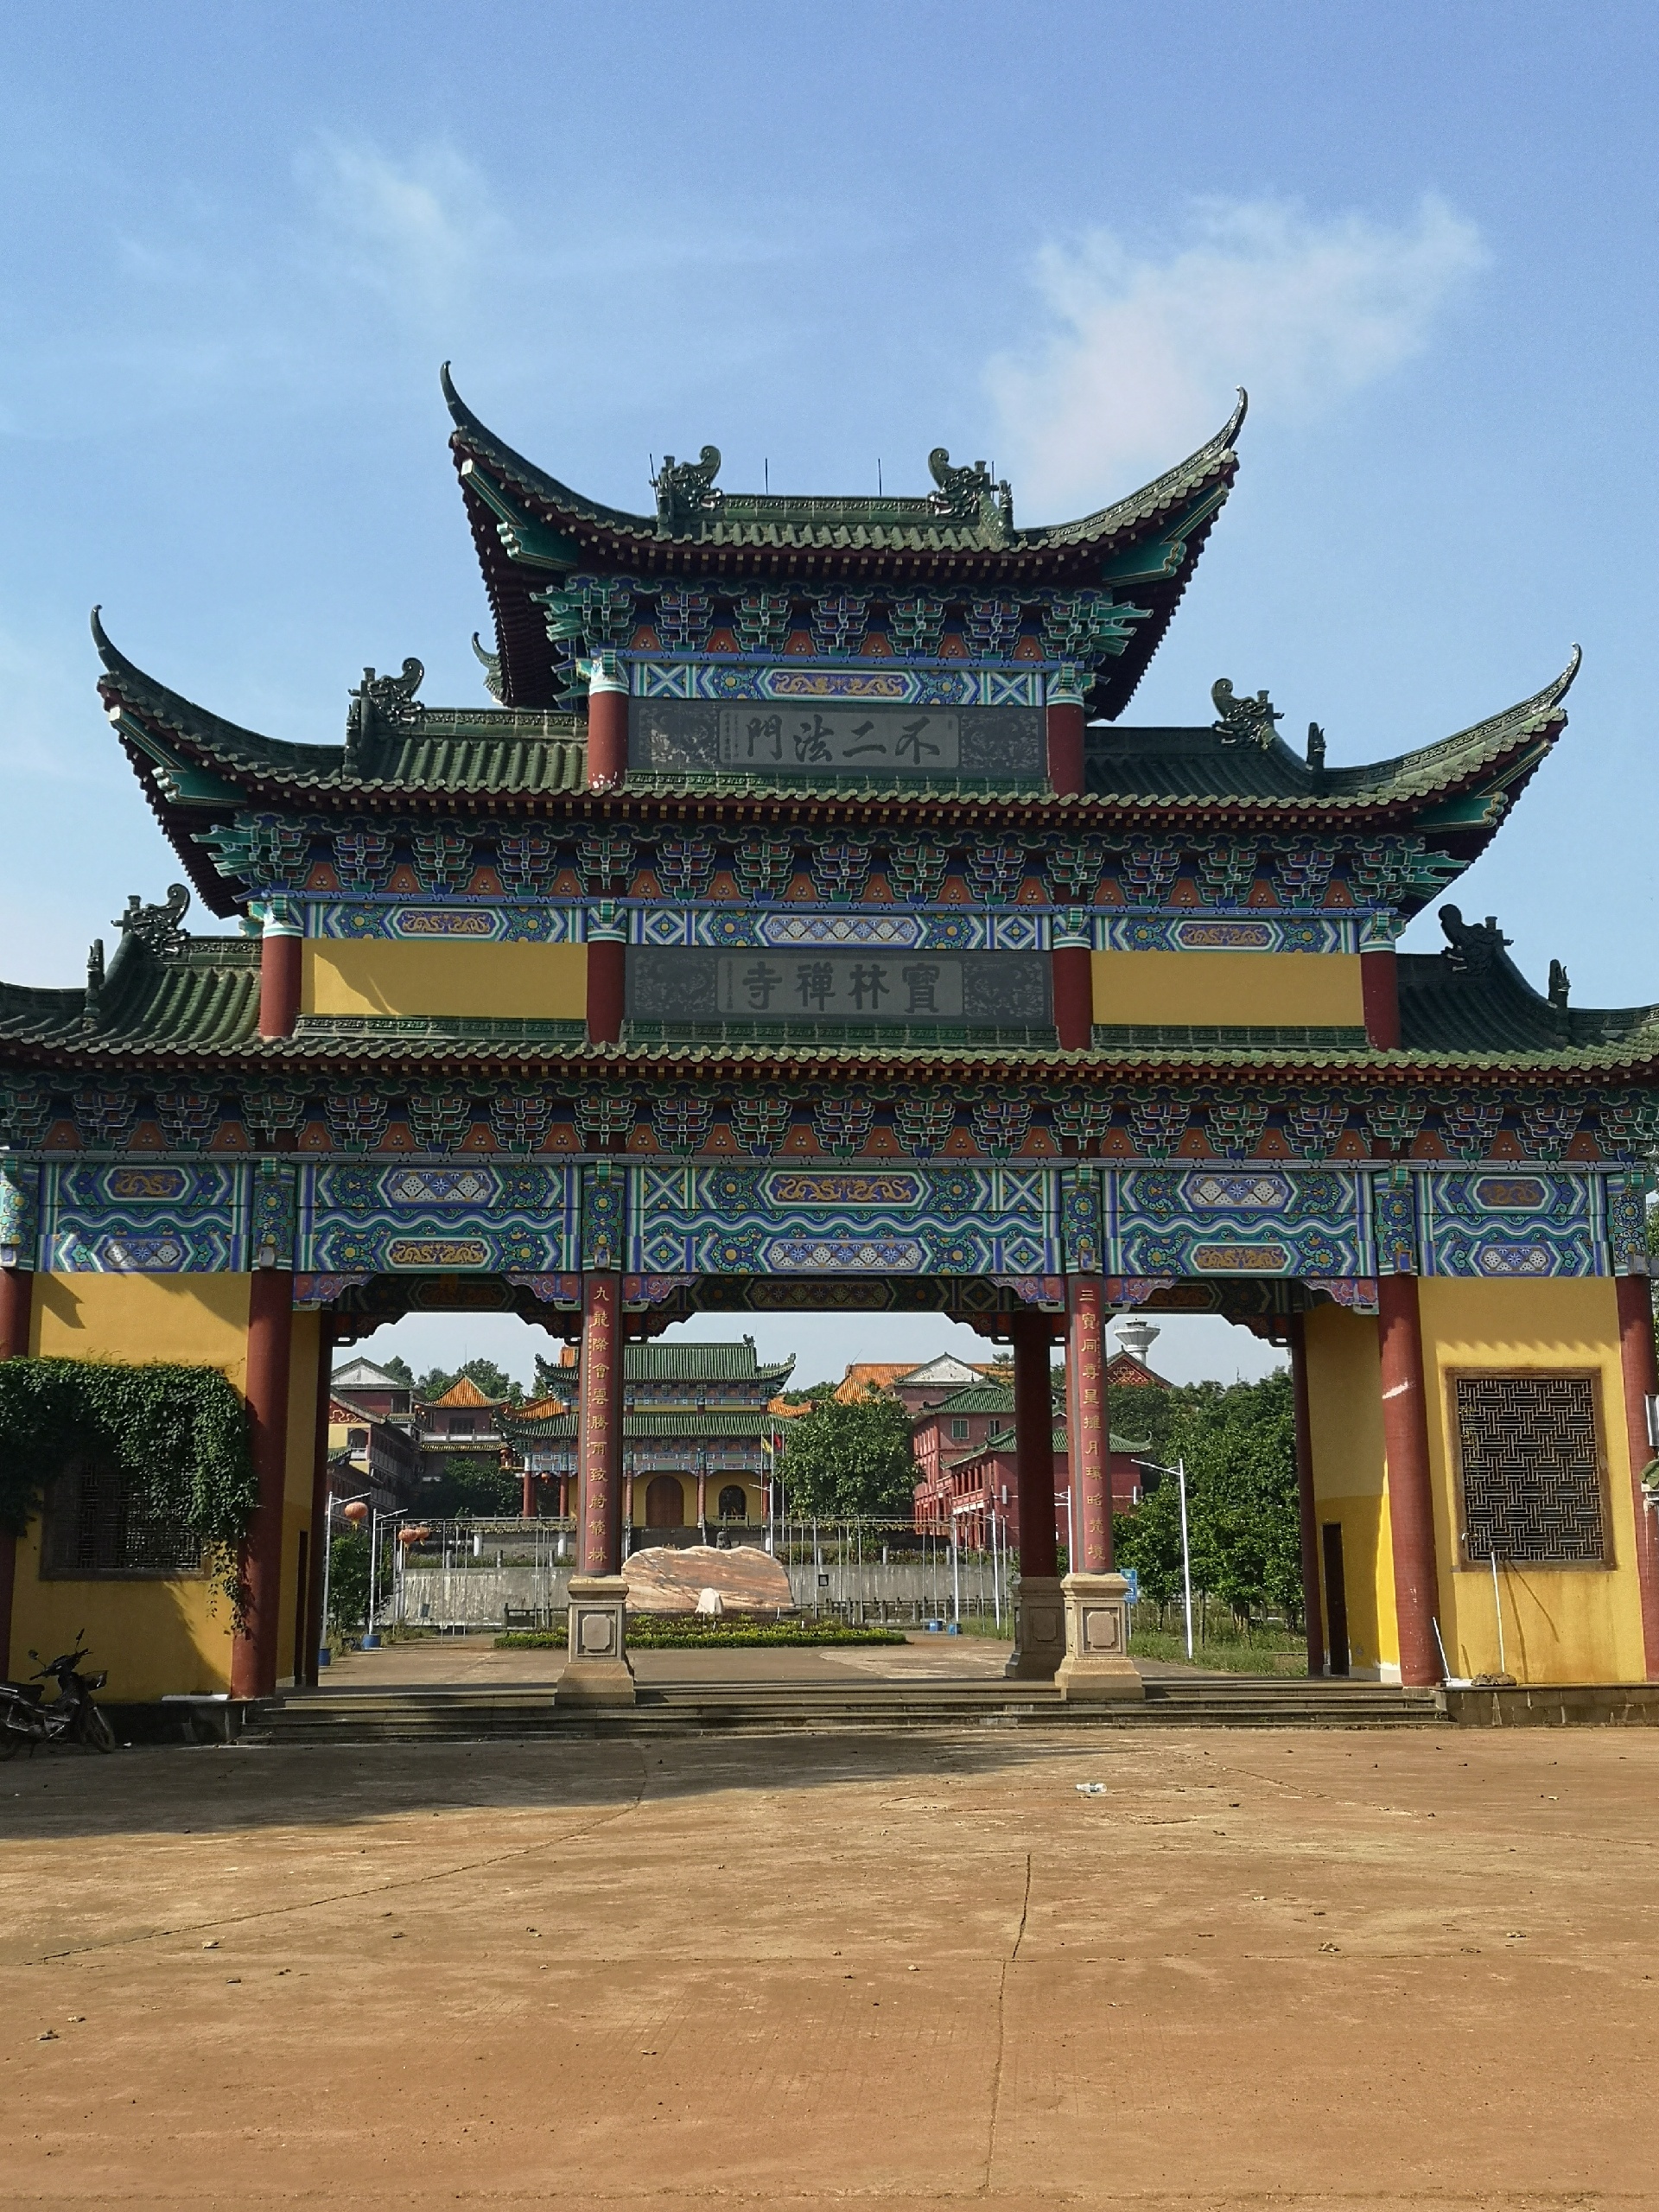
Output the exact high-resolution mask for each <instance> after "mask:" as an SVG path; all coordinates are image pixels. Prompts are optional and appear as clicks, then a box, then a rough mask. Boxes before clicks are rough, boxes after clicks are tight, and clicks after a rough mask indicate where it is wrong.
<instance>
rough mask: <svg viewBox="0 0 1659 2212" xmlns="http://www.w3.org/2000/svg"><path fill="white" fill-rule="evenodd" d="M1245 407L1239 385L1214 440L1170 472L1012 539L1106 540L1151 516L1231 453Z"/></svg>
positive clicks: (1060, 542)
mask: <svg viewBox="0 0 1659 2212" xmlns="http://www.w3.org/2000/svg"><path fill="white" fill-rule="evenodd" d="M1249 404H1250V397H1249V393H1248V392H1247V391H1245V389H1244V387H1243V385H1239V387H1238V401H1237V404H1236V406H1235V407H1234V409H1233V411H1232V413H1231V414H1230V416H1228V417H1227V420H1226V421H1225V422H1224V423H1223V424H1222V426H1221V428H1220V429H1218V430H1217V432H1216V433H1215V435H1214V436H1213V437H1209V438H1206V439H1205V442H1204V443H1203V444H1202V445H1201V446H1198V447H1197V448H1194V450H1193V451H1192V453H1190V454H1188V455H1187V456H1186V459H1185V461H1177V462H1176V463H1175V465H1174V467H1173V468H1166V470H1165V471H1164V473H1163V474H1162V475H1161V476H1154V478H1153V480H1152V481H1151V483H1150V484H1143V485H1142V486H1141V489H1140V490H1139V491H1138V492H1131V493H1128V494H1127V496H1126V497H1124V498H1123V499H1114V500H1113V501H1112V503H1111V504H1110V505H1109V506H1104V507H1097V508H1096V510H1095V512H1094V513H1093V514H1091V515H1082V516H1079V517H1078V518H1077V520H1076V521H1075V522H1061V523H1049V524H1044V525H1042V526H1041V527H1040V528H1039V529H1037V530H1021V531H1015V533H1014V535H1015V537H1016V538H1018V539H1020V540H1021V541H1022V542H1025V543H1033V544H1044V545H1065V544H1069V543H1072V542H1074V541H1076V540H1078V539H1084V538H1090V537H1109V536H1111V534H1112V532H1113V531H1117V530H1122V528H1123V526H1124V525H1125V524H1128V523H1132V522H1137V521H1139V520H1141V518H1143V517H1144V516H1146V515H1147V514H1148V513H1154V514H1155V513H1156V512H1157V511H1158V509H1159V507H1160V506H1162V505H1165V504H1166V502H1167V501H1168V500H1169V499H1171V498H1172V497H1173V496H1174V495H1175V494H1176V493H1179V492H1181V491H1183V490H1185V489H1186V488H1187V487H1188V486H1190V485H1191V483H1192V480H1193V478H1194V477H1195V476H1199V475H1202V474H1204V473H1205V464H1207V463H1209V462H1211V461H1222V460H1224V458H1225V457H1226V455H1227V454H1230V452H1231V451H1232V448H1233V441H1234V439H1235V438H1236V437H1237V435H1238V433H1239V431H1240V430H1241V429H1243V424H1244V417H1245V416H1246V415H1247V414H1248V413H1249Z"/></svg>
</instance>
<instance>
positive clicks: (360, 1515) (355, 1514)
mask: <svg viewBox="0 0 1659 2212" xmlns="http://www.w3.org/2000/svg"><path fill="white" fill-rule="evenodd" d="M368 1517H369V1509H368V1507H367V1506H366V1505H365V1504H364V1503H363V1501H362V1499H361V1498H360V1497H354V1498H353V1500H352V1502H351V1503H350V1504H349V1505H342V1506H341V1507H340V1519H341V1520H342V1521H349V1522H351V1524H352V1526H353V1529H360V1528H361V1527H362V1525H363V1523H364V1522H365V1521H366V1520H367V1519H368Z"/></svg>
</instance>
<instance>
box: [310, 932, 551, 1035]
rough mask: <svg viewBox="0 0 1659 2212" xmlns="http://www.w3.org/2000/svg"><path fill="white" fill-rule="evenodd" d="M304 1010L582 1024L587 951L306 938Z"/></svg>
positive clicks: (373, 939) (527, 945) (521, 946)
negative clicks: (469, 1016)
mask: <svg viewBox="0 0 1659 2212" xmlns="http://www.w3.org/2000/svg"><path fill="white" fill-rule="evenodd" d="M300 1011H301V1013H302V1014H480V1015H487V1014H493V1015H498V1016H506V1017H511V1018H518V1019H529V1020H543V1021H546V1020H558V1021H580V1020H582V1019H583V1017H584V1016H585V1015H586V1014H587V1011H588V948H587V946H586V945H584V944H395V943H393V942H391V940H389V939H386V938H365V939H364V940H362V941H361V942H357V941H353V942H351V943H346V942H343V941H337V940H335V939H334V938H308V939H307V941H306V944H305V945H304V948H303V955H302V962H301V969H300Z"/></svg>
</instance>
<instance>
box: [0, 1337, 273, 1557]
mask: <svg viewBox="0 0 1659 2212" xmlns="http://www.w3.org/2000/svg"><path fill="white" fill-rule="evenodd" d="M94 1453H95V1454H97V1455H98V1456H99V1457H101V1458H105V1459H110V1460H111V1461H113V1463H114V1464H115V1465H117V1466H118V1467H119V1468H120V1469H121V1471H122V1472H123V1473H124V1475H125V1476H126V1477H127V1478H128V1480H129V1482H130V1484H131V1485H132V1490H133V1494H134V1497H135V1498H136V1500H137V1502H138V1503H139V1504H140V1505H141V1507H142V1510H143V1511H144V1512H145V1513H146V1514H147V1515H149V1516H151V1517H153V1518H154V1519H156V1520H158V1521H167V1522H172V1523H173V1524H174V1525H175V1526H177V1527H182V1528H186V1529H191V1530H193V1531H194V1533H195V1534H196V1535H199V1536H200V1538H201V1541H202V1547H203V1549H204V1551H205V1552H206V1553H207V1554H208V1557H209V1570H210V1572H211V1573H212V1574H213V1578H214V1580H216V1581H218V1582H219V1583H220V1584H221V1585H222V1586H224V1587H225V1588H226V1589H227V1590H229V1591H231V1592H232V1594H234V1592H235V1580H236V1552H237V1547H238V1545H239V1544H240V1542H241V1541H242V1538H243V1537H244V1535H245V1534H246V1533H247V1528H248V1523H249V1522H250V1520H251V1518H252V1515H253V1509H254V1506H255V1504H256V1503H257V1497H258V1484H257V1478H256V1477H255V1474H254V1471H253V1459H252V1454H251V1449H250V1446H249V1437H248V1411H247V1407H246V1405H245V1403H244V1402H243V1400H242V1398H241V1397H240V1396H239V1395H238V1393H237V1392H236V1391H235V1390H233V1389H232V1387H231V1385H230V1384H229V1383H227V1382H226V1379H225V1377H224V1376H222V1375H221V1374H220V1373H219V1370H218V1369H217V1368H216V1367H184V1366H175V1365H173V1364H171V1363H167V1362H163V1361H156V1362H155V1363H151V1364H148V1365H144V1366H135V1367H128V1366H121V1365H118V1364H117V1363H114V1362H112V1361H111V1362H104V1361H96V1360H83V1359H8V1360H0V1533H5V1534H9V1535H15V1536H20V1535H22V1533H23V1531H24V1529H26V1528H27V1527H28V1526H29V1522H30V1521H32V1520H33V1519H34V1517H35V1515H36V1514H37V1513H38V1512H39V1511H40V1510H41V1503H42V1502H43V1500H44V1497H45V1493H46V1489H47V1486H48V1484H49V1483H51V1482H52V1481H53V1480H54V1478H56V1477H57V1476H58V1475H59V1474H60V1473H61V1472H62V1471H63V1469H64V1468H65V1466H66V1465H67V1464H68V1463H69V1462H70V1461H71V1460H72V1459H77V1458H80V1457H83V1456H86V1455H89V1454H94Z"/></svg>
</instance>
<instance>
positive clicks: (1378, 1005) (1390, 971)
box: [1359, 944, 1400, 1051]
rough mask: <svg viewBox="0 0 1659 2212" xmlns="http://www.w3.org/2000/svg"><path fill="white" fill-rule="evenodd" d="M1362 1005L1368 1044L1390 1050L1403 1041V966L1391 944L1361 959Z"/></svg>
mask: <svg viewBox="0 0 1659 2212" xmlns="http://www.w3.org/2000/svg"><path fill="white" fill-rule="evenodd" d="M1359 995H1360V1006H1361V1009H1362V1013H1363V1019H1364V1022H1365V1039H1366V1042H1367V1043H1368V1044H1371V1045H1376V1046H1379V1047H1381V1048H1382V1049H1383V1050H1384V1051H1387V1050H1389V1049H1391V1048H1392V1047H1393V1046H1397V1045H1398V1044H1399V1042H1400V967H1399V963H1398V962H1397V961H1396V959H1395V951H1394V947H1393V946H1392V945H1391V944H1382V945H1373V946H1372V947H1370V949H1369V950H1362V952H1361V953H1360V956H1359Z"/></svg>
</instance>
